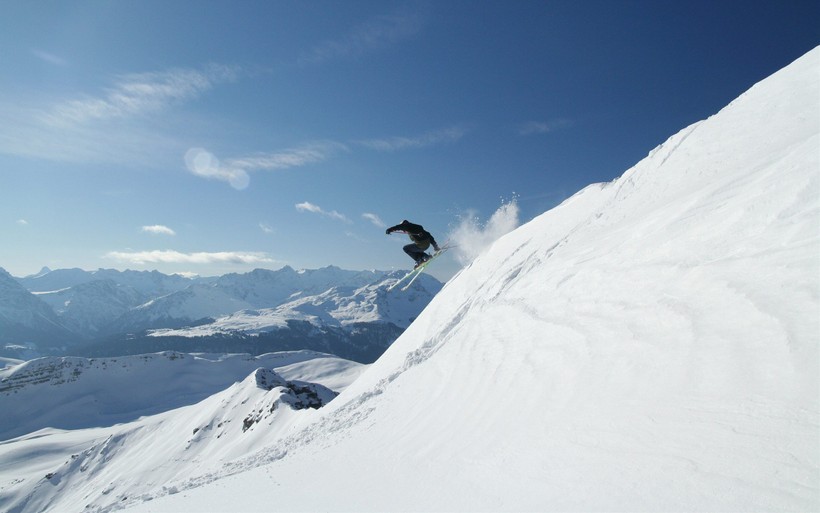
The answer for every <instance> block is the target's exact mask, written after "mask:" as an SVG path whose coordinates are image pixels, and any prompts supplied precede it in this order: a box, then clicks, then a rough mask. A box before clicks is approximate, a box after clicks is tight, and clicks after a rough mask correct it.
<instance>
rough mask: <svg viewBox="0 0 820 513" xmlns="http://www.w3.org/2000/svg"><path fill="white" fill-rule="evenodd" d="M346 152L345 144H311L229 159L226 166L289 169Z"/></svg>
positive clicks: (249, 168)
mask: <svg viewBox="0 0 820 513" xmlns="http://www.w3.org/2000/svg"><path fill="white" fill-rule="evenodd" d="M344 150H347V147H346V146H345V145H344V144H341V143H337V142H334V141H319V142H310V143H307V144H305V145H303V146H300V147H297V148H290V149H286V150H282V151H275V152H270V153H258V154H256V155H250V156H247V157H239V158H232V159H228V160H226V165H227V166H229V167H234V168H239V169H246V170H277V169H288V168H292V167H302V166H306V165H308V164H315V163H317V162H321V161H323V160H326V159H327V158H329V157H330V156H331V155H333V154H334V153H336V152H338V151H344Z"/></svg>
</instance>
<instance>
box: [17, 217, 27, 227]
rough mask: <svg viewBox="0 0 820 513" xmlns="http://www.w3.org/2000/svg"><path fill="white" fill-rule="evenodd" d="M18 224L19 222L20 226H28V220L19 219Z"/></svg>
mask: <svg viewBox="0 0 820 513" xmlns="http://www.w3.org/2000/svg"><path fill="white" fill-rule="evenodd" d="M17 224H19V225H20V226H28V221H26V220H25V219H18V220H17Z"/></svg>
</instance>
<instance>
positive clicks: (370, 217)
mask: <svg viewBox="0 0 820 513" xmlns="http://www.w3.org/2000/svg"><path fill="white" fill-rule="evenodd" d="M362 217H363V218H365V219H367V220H368V221H370V222H371V223H373V225H374V226H378V227H379V228H386V227H387V224H385V222H384V221H382V219H381V218H380V217H379V216H377V215H376V214H373V213H370V212H365V213H364V214H362Z"/></svg>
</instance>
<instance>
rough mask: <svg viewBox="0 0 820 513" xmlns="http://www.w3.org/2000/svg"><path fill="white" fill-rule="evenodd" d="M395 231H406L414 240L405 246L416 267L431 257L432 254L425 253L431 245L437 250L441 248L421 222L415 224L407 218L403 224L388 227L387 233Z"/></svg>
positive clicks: (405, 250)
mask: <svg viewBox="0 0 820 513" xmlns="http://www.w3.org/2000/svg"><path fill="white" fill-rule="evenodd" d="M393 232H400V233H406V234H407V235H409V236H410V240H412V241H413V243H412V244H408V245H406V246H404V252H405V253H407V254H408V255H410V258H412V259H413V260H415V262H416V267H418V266H420V265H421V264H423V263H424V262H426V261H427V260H429V259H430V255H428V254H427V253H425V251H427V248H429V247H430V246H431V245H432V246H433V249H434V250H435V251H438V250H439V247H438V244H436V239H434V238H433V236H432V235H431V234H430V232H428V231H427V230H425V229H424V227H423V226H421V225H420V224H413V223H411V222H410V221H408V220H407V219H405V220H404V221H402V222H401V224H397V225H396V226H391V227H390V228H388V229H387V230H386V232H385V233H387V235H390V234H391V233H393Z"/></svg>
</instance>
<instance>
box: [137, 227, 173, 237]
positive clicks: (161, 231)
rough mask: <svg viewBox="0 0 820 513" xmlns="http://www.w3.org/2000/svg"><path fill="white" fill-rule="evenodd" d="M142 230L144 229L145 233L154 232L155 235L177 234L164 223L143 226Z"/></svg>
mask: <svg viewBox="0 0 820 513" xmlns="http://www.w3.org/2000/svg"><path fill="white" fill-rule="evenodd" d="M140 231H142V232H143V233H151V234H154V235H176V234H177V233H176V232H175V231H174V230H172V229H171V228H168V227H167V226H164V225H161V224H153V225H150V226H143V227H142V228H141V229H140Z"/></svg>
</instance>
